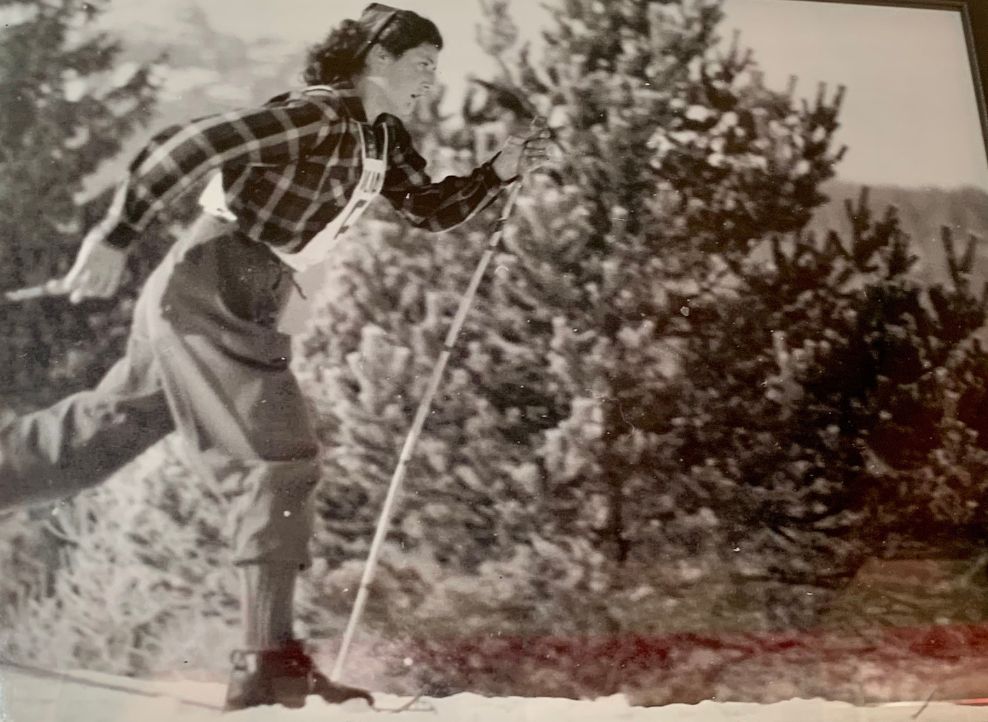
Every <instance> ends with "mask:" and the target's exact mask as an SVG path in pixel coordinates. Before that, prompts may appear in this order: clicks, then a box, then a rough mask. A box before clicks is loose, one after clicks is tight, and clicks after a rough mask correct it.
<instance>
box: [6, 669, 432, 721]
mask: <svg viewBox="0 0 988 722" xmlns="http://www.w3.org/2000/svg"><path fill="white" fill-rule="evenodd" d="M5 669H9V670H12V671H15V672H20V673H21V674H27V675H30V676H32V677H39V678H42V679H50V680H52V681H56V682H71V683H72V684H78V685H82V686H84V687H89V688H92V689H103V690H107V691H111V692H122V693H124V694H131V695H136V696H139V697H146V698H148V699H161V700H168V701H172V702H178V703H179V704H183V705H188V706H190V707H198V708H199V709H206V710H211V711H213V712H221V713H222V712H224V709H223V706H222V705H219V704H213V703H211V702H204V701H202V700H198V699H193V698H191V697H186V696H183V695H180V694H171V693H168V692H157V691H153V690H147V689H141V688H138V687H132V686H129V685H126V684H115V683H113V682H104V681H100V680H96V679H91V678H89V677H87V676H85V675H84V674H75V673H72V672H55V671H52V670H49V669H44V668H41V667H35V666H32V665H28V664H21V663H19V662H11V661H8V660H0V672H3V670H5ZM370 708H371V709H372V710H373V711H374V712H381V713H384V714H399V713H402V712H435V711H436V708H435V707H433V706H432V705H431V704H429V703H428V702H424V701H423V700H422V695H421V694H417V695H415V696H414V697H412V698H411V699H409V700H408V701H407V702H403V703H402V704H400V705H398V706H396V707H380V706H378V705H371V706H370Z"/></svg>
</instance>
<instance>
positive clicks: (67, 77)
mask: <svg viewBox="0 0 988 722" xmlns="http://www.w3.org/2000/svg"><path fill="white" fill-rule="evenodd" d="M105 6H106V3H105V1H104V0H95V1H92V2H83V1H82V0H59V1H58V2H42V1H41V0H4V2H3V3H0V12H3V13H4V17H5V18H10V19H11V20H12V22H8V23H5V24H4V27H3V28H2V29H0V98H2V99H3V102H2V103H0V216H2V220H0V239H2V240H0V268H2V270H0V288H3V289H4V290H10V289H14V288H20V287H24V286H29V285H33V284H38V283H42V282H44V281H46V280H48V279H50V278H54V277H56V276H59V275H62V274H64V273H65V272H66V271H67V270H68V268H69V267H70V266H71V264H72V261H73V259H74V257H75V252H76V250H77V249H78V246H79V243H80V241H81V239H82V236H83V235H84V234H85V232H86V231H87V230H88V228H89V226H90V225H92V224H93V223H95V222H96V221H97V220H98V218H99V213H101V212H102V211H103V210H104V209H105V207H106V203H107V201H108V198H107V194H106V193H97V194H96V195H95V197H93V198H87V196H91V195H93V194H92V190H93V189H92V188H91V187H90V184H89V183H88V181H89V179H90V178H91V176H92V174H93V173H94V172H95V171H97V170H98V169H99V168H100V166H101V164H102V163H103V162H104V161H106V160H108V159H110V158H112V157H113V156H114V155H115V154H116V153H117V152H118V151H119V150H120V148H121V144H122V143H123V142H124V141H125V139H126V138H127V136H128V135H129V134H131V133H132V132H133V131H134V130H135V129H137V128H138V127H139V126H140V125H141V124H142V123H144V122H145V121H147V119H148V118H149V117H150V113H151V111H152V107H153V85H152V82H151V78H150V72H151V67H150V66H126V65H125V66H116V65H115V63H116V61H117V58H118V57H119V53H120V46H119V43H117V42H116V41H114V40H112V39H111V38H110V37H108V36H107V35H106V34H105V33H101V32H96V31H94V21H95V20H96V19H97V18H98V16H99V14H100V13H101V12H102V10H103V9H104V8H105ZM147 263H148V261H147V260H146V259H143V260H142V259H141V258H137V257H135V259H134V260H133V262H132V268H133V269H134V270H136V271H138V273H137V275H140V270H141V269H142V268H144V267H146V264H147ZM133 296H134V284H133V283H130V284H128V285H127V287H126V288H125V289H124V292H123V293H122V295H121V296H120V297H118V298H117V299H114V300H112V301H91V302H87V303H85V304H81V305H79V306H72V305H71V304H68V303H65V302H64V301H61V300H49V301H33V302H28V303H23V304H20V305H5V306H4V307H3V312H2V315H0V334H2V335H3V337H4V338H5V339H6V342H5V344H4V346H3V350H2V351H0V369H2V370H0V399H2V403H3V404H4V405H11V406H16V407H18V408H20V409H23V408H28V407H32V406H36V405H40V404H43V403H45V402H47V401H50V400H52V399H54V398H57V397H60V396H62V395H64V394H65V393H67V392H69V391H74V390H78V389H80V388H84V387H86V386H89V385H91V384H92V383H93V382H95V381H96V380H98V379H99V377H100V376H101V375H102V373H103V371H104V370H105V369H106V368H107V365H108V364H109V363H112V360H113V359H115V358H116V356H117V354H118V352H119V351H121V350H122V348H123V342H124V340H125V335H126V324H127V314H128V309H129V307H130V305H132V300H133Z"/></svg>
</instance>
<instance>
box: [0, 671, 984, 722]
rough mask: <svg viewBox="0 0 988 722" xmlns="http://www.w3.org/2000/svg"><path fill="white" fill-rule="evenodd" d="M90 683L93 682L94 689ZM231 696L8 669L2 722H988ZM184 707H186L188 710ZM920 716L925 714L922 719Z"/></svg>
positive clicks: (961, 713) (709, 705)
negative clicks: (272, 703)
mask: <svg viewBox="0 0 988 722" xmlns="http://www.w3.org/2000/svg"><path fill="white" fill-rule="evenodd" d="M87 682H91V683H92V684H89V683H87ZM223 692H224V688H223V685H221V684H216V683H197V682H146V681H139V680H133V679H128V678H121V677H114V676H110V675H104V674H98V673H92V672H76V673H73V674H72V678H71V679H69V678H46V677H42V676H38V675H33V674H28V673H24V672H21V671H17V670H15V669H11V668H9V667H3V668H0V722H133V720H141V722H174V720H178V719H180V720H183V722H208V721H210V720H212V721H215V720H224V722H239V721H240V720H244V721H257V722H261V720H264V721H265V722H309V721H310V720H311V721H312V722H315V721H316V720H318V722H368V721H369V720H372V719H382V718H383V719H401V720H405V721H406V722H413V721H415V720H423V721H424V720H428V721H429V722H557V721H559V722H563V721H564V722H611V721H614V722H618V721H620V722H792V720H802V721H804V722H910V721H911V720H914V719H918V720H921V721H928V722H985V720H988V710H986V709H985V708H977V707H961V706H957V705H950V704H943V703H932V704H929V705H925V706H924V705H923V704H922V703H921V702H917V703H915V704H902V705H892V706H884V707H855V706H853V705H850V704H847V703H844V702H827V701H823V700H792V701H789V702H779V703H776V704H771V705H758V704H742V703H735V702H727V703H718V702H712V701H706V702H701V703H700V704H697V705H681V704H677V705H668V706H665V707H632V706H630V705H629V704H628V702H627V700H626V699H625V698H624V697H623V696H621V695H616V696H613V697H606V698H602V699H598V700H595V701H576V700H569V699H548V698H522V697H501V698H489V697H481V696H479V695H474V694H458V695H454V696H452V697H444V698H439V699H428V700H424V701H425V702H427V703H428V704H429V705H431V707H432V708H433V710H432V711H405V712H400V713H397V714H383V713H379V712H375V711H374V710H372V709H370V708H369V707H368V706H367V705H365V704H364V703H363V702H350V703H347V704H345V705H342V706H333V705H328V704H326V703H324V702H322V701H321V700H318V699H317V698H311V700H310V702H309V704H308V705H306V707H305V708H304V709H298V710H289V709H285V708H283V707H258V708H255V709H249V710H244V711H242V712H235V713H229V714H223V713H221V712H220V711H219V707H220V706H221V705H222V701H223ZM376 697H377V701H378V704H379V705H381V706H382V707H400V706H401V705H402V704H403V703H405V702H407V698H401V697H395V696H392V695H386V694H379V695H376ZM178 698H182V700H185V701H180V700H179V699H178ZM917 713H919V715H918V716H917Z"/></svg>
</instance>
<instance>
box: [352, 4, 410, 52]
mask: <svg viewBox="0 0 988 722" xmlns="http://www.w3.org/2000/svg"><path fill="white" fill-rule="evenodd" d="M400 12H401V11H400V10H398V9H397V8H393V7H389V6H388V5H382V4H381V3H371V4H370V5H368V6H367V7H366V8H365V9H364V12H363V14H361V16H360V24H361V25H363V26H364V27H365V28H367V29H368V31H369V35H368V37H367V40H366V42H364V44H363V45H362V46H361V47H360V50H359V51H357V57H358V58H362V57H364V55H366V54H367V51H369V50H370V49H371V46H372V45H373V44H374V43H376V42H377V41H378V39H379V38H380V37H381V35H382V34H383V33H384V31H385V30H387V29H388V26H389V25H391V21H392V20H394V19H395V18H396V17H398V13H400Z"/></svg>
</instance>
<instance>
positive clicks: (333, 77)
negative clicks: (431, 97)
mask: <svg viewBox="0 0 988 722" xmlns="http://www.w3.org/2000/svg"><path fill="white" fill-rule="evenodd" d="M442 45H443V42H442V37H441V36H440V33H439V31H438V29H437V28H436V26H435V25H434V24H433V23H432V22H431V21H429V20H427V19H425V18H423V17H421V16H420V15H417V14H416V13H413V12H411V11H407V10H399V9H395V8H391V7H388V6H385V5H381V4H378V3H374V4H371V5H369V6H368V7H367V8H366V9H365V10H364V12H363V13H362V14H361V16H360V17H359V19H356V20H345V21H343V22H342V23H341V24H340V25H338V26H337V27H336V28H335V29H334V30H333V31H332V32H331V33H330V34H329V36H328V37H327V39H326V40H325V41H324V42H323V43H321V44H319V45H318V46H316V47H314V48H312V49H311V50H310V53H309V58H308V66H307V68H306V71H305V75H304V79H305V82H306V83H307V86H306V87H305V88H303V89H301V90H299V91H294V92H290V93H286V94H283V95H280V96H278V97H276V98H274V99H272V100H270V101H268V103H266V104H265V105H263V106H262V107H258V108H252V109H248V110H242V111H235V112H229V113H223V114H219V115H213V116H209V117H206V118H201V119H198V120H194V121H191V122H189V123H186V124H182V125H177V126H172V127H169V128H167V129H165V130H164V131H162V132H161V133H159V134H157V135H156V136H154V137H153V138H152V140H151V141H150V142H149V144H148V145H147V146H146V147H145V148H144V149H143V150H142V151H141V152H140V153H139V154H138V155H137V156H136V158H135V159H134V161H133V162H132V163H131V165H130V167H129V172H128V174H127V176H126V178H125V179H124V180H123V181H122V183H121V184H120V186H119V188H118V189H117V193H116V195H115V196H114V200H113V203H112V204H111V207H110V209H109V211H108V213H107V216H106V218H105V219H104V220H103V221H102V222H101V223H100V224H99V225H98V226H96V227H95V228H94V229H92V230H91V231H90V232H89V233H88V234H87V235H86V237H85V239H84V240H83V242H82V246H81V248H80V251H79V254H78V257H77V259H76V261H75V263H74V265H73V266H72V268H71V269H70V271H69V272H68V274H67V275H66V276H65V277H64V278H62V279H56V280H53V281H50V282H49V283H48V284H47V285H46V288H47V291H48V292H50V293H57V294H65V295H67V296H68V297H69V298H70V300H71V301H72V302H74V303H76V302H79V301H81V300H83V299H86V298H93V297H99V298H105V297H108V296H110V295H111V294H113V293H114V292H115V290H116V289H117V287H118V285H119V283H120V279H121V276H122V274H123V271H124V268H125V261H126V254H127V251H128V249H129V248H131V247H132V246H133V244H134V242H135V241H136V240H137V239H138V238H139V237H140V236H141V234H142V233H143V231H144V229H145V228H146V226H147V225H148V223H149V222H150V221H151V219H152V218H153V217H154V216H155V214H156V213H158V212H159V211H160V210H161V209H163V208H165V207H166V206H167V205H168V204H169V203H170V202H171V201H172V200H173V199H174V198H176V196H178V195H179V194H180V193H182V192H183V191H185V190H187V189H188V188H189V187H190V186H192V185H193V184H195V183H196V182H197V181H199V180H201V179H204V178H205V177H206V176H207V175H208V174H209V173H210V172H213V173H214V174H215V175H214V179H213V182H212V183H210V184H209V185H208V187H207V191H206V192H205V193H204V194H203V196H202V198H201V205H202V206H203V213H202V214H201V215H200V217H199V218H198V219H197V220H196V222H195V223H194V224H193V225H192V226H191V228H190V229H189V230H188V232H187V233H186V234H185V235H184V236H183V237H182V238H181V239H180V240H179V241H178V242H177V243H176V244H175V246H174V247H173V248H171V249H170V251H169V253H168V255H167V257H166V258H165V259H164V261H163V262H162V263H161V264H160V265H159V266H158V267H157V268H156V269H155V271H154V272H153V273H152V274H151V276H150V277H149V279H148V281H147V283H146V284H145V286H144V288H143V289H142V292H141V294H140V297H139V300H138V303H137V305H136V307H135V311H134V318H133V325H132V329H131V334H130V338H129V341H128V348H127V352H126V355H125V356H124V358H123V359H121V360H120V361H118V362H117V364H116V365H115V366H113V367H112V368H111V369H110V371H109V372H108V373H107V375H106V376H105V377H104V379H103V380H102V381H101V382H100V383H99V384H98V385H97V386H96V387H95V388H94V389H92V390H90V391H84V392H81V393H78V394H75V395H73V396H71V397H69V398H66V399H64V400H62V401H61V402H59V403H57V404H55V405H54V406H52V407H50V408H48V409H44V410H41V411H38V412H35V413H31V414H28V415H25V416H23V417H20V418H18V419H15V420H14V421H13V422H11V423H9V424H8V425H6V426H5V427H4V428H3V429H0V510H3V509H9V508H12V507H16V506H23V505H26V504H32V503H38V502H45V501H51V500H53V499H57V498H60V497H63V496H67V495H70V494H73V493H75V492H78V491H80V490H82V489H85V488H88V487H91V486H94V485H96V484H98V483H99V482H101V481H102V480H103V479H105V478H106V477H107V476H108V475H110V474H111V473H112V472H113V471H114V470H116V469H119V468H120V467H121V466H123V465H124V464H125V463H126V462H127V461H129V460H130V459H132V458H134V457H135V456H137V455H138V454H139V453H141V452H142V451H143V450H145V449H146V448H148V447H149V446H151V445H152V444H154V443H155V442H156V441H158V440H159V439H161V438H162V437H163V436H165V435H166V434H168V433H169V432H171V431H172V430H175V429H177V430H178V431H179V432H180V433H181V437H182V440H183V444H184V446H185V447H186V448H187V450H188V452H189V454H188V456H189V460H190V463H191V464H192V465H193V467H194V468H195V469H196V470H197V471H198V472H199V474H200V475H201V476H202V478H203V480H204V483H210V484H213V485H215V488H217V489H218V490H220V492H221V494H222V495H224V496H228V497H232V498H233V499H234V505H233V508H232V510H231V514H230V518H231V529H230V535H231V540H232V544H233V547H234V556H233V560H234V563H235V564H236V566H237V567H238V568H239V570H240V572H241V576H242V579H243V623H244V637H245V640H244V641H245V648H244V649H243V650H239V651H237V652H235V653H234V654H233V659H232V671H231V675H230V680H229V684H228V687H227V696H226V705H225V706H226V709H228V710H237V709H243V708H247V707H252V706H257V705H266V704H282V705H285V706H289V707H298V706H301V705H303V704H304V703H305V698H306V696H307V695H308V694H316V695H319V696H321V697H322V698H323V699H325V700H327V701H329V702H331V703H338V702H342V701H344V700H347V699H352V698H363V699H366V700H367V701H368V702H370V703H373V700H372V699H371V696H370V694H369V693H367V692H366V691H364V690H360V689H355V688H352V687H346V686H344V685H340V684H337V683H335V682H333V681H330V680H329V679H328V678H327V677H326V676H325V675H324V674H322V673H321V672H320V671H319V670H318V669H317V668H316V666H315V665H314V663H313V661H312V659H311V657H310V656H309V655H308V653H307V652H306V650H305V647H304V645H303V644H302V642H301V641H299V640H297V639H295V637H294V634H293V630H292V622H293V616H294V612H293V596H294V588H295V582H296V577H297V574H298V573H299V571H301V570H304V569H305V568H306V567H307V566H308V565H309V564H310V557H309V551H308V541H309V537H310V533H311V527H312V505H311V498H312V493H313V490H314V488H315V486H316V484H317V482H318V478H319V464H318V444H317V440H316V437H315V435H314V433H313V430H312V428H311V425H310V423H309V420H308V418H307V411H306V406H305V402H304V399H303V397H302V395H301V392H300V389H299V386H298V383H297V381H296V379H295V378H294V376H293V374H292V373H291V371H290V368H289V362H290V336H289V335H288V334H287V333H285V332H284V329H285V328H286V327H287V326H288V324H287V322H288V321H290V320H291V319H287V318H286V309H289V308H292V307H293V303H297V302H298V301H299V299H300V294H299V289H298V280H299V279H304V278H305V277H306V275H307V274H309V275H310V276H311V272H312V269H313V268H316V269H318V265H319V263H320V262H322V261H323V260H324V259H325V257H326V254H327V252H328V250H329V248H330V246H331V245H332V243H333V242H334V241H335V240H336V239H337V238H338V237H339V236H340V235H342V234H343V233H345V231H346V230H347V229H348V228H349V227H350V226H352V225H353V223H354V221H355V220H356V218H357V217H358V216H359V214H360V212H361V211H362V210H363V209H364V208H365V207H366V206H367V204H368V202H369V201H370V200H371V199H372V198H373V197H374V196H376V195H378V194H380V195H382V196H384V198H386V199H387V200H388V201H389V202H390V203H391V204H392V205H393V206H394V207H395V208H396V209H397V210H398V211H399V212H400V213H401V214H402V215H403V216H404V217H405V218H406V219H407V220H408V222H410V223H411V224H412V225H413V226H415V227H418V228H424V229H428V230H430V231H442V230H445V229H447V228H451V227H453V226H455V225H457V224H459V223H461V222H463V221H465V220H466V219H468V218H470V217H471V216H472V215H473V214H475V213H476V212H477V211H479V210H480V209H482V208H483V207H485V206H486V205H488V204H489V203H491V202H492V201H493V200H494V199H495V198H496V197H497V196H498V195H499V194H500V193H501V191H502V189H504V188H505V187H506V186H507V185H509V184H510V183H511V182H512V181H513V180H515V179H516V178H517V176H518V175H519V174H520V173H522V172H525V171H526V170H528V169H531V168H533V167H536V166H538V165H540V164H542V163H543V162H544V160H545V159H546V154H547V143H548V137H547V135H548V134H547V133H545V131H540V132H533V133H530V134H529V135H528V136H527V137H522V136H513V137H511V138H509V139H508V141H507V142H506V143H505V145H504V147H503V148H502V150H501V151H500V153H499V154H497V155H496V156H495V157H494V158H493V159H491V160H490V161H488V162H486V163H484V164H483V165H481V166H479V167H478V168H477V169H476V170H474V171H473V172H472V173H471V174H469V175H467V176H463V177H457V176H450V177H447V178H445V179H443V180H442V181H439V182H433V181H432V180H430V178H429V177H428V176H427V175H426V173H425V165H426V163H425V161H424V159H423V158H422V157H421V156H420V155H419V154H418V153H417V152H416V151H415V149H414V148H413V147H412V142H411V138H410V136H409V134H408V132H407V130H406V129H405V127H404V125H403V124H402V121H401V119H402V118H407V117H408V116H409V115H410V113H412V111H413V110H414V108H415V106H416V103H417V101H418V100H419V99H421V98H423V97H425V96H426V95H427V94H428V93H429V91H430V89H431V88H432V86H433V85H434V84H435V82H436V75H435V74H436V63H437V60H438V55H439V51H440V50H441V48H442ZM317 275H318V274H317Z"/></svg>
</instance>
